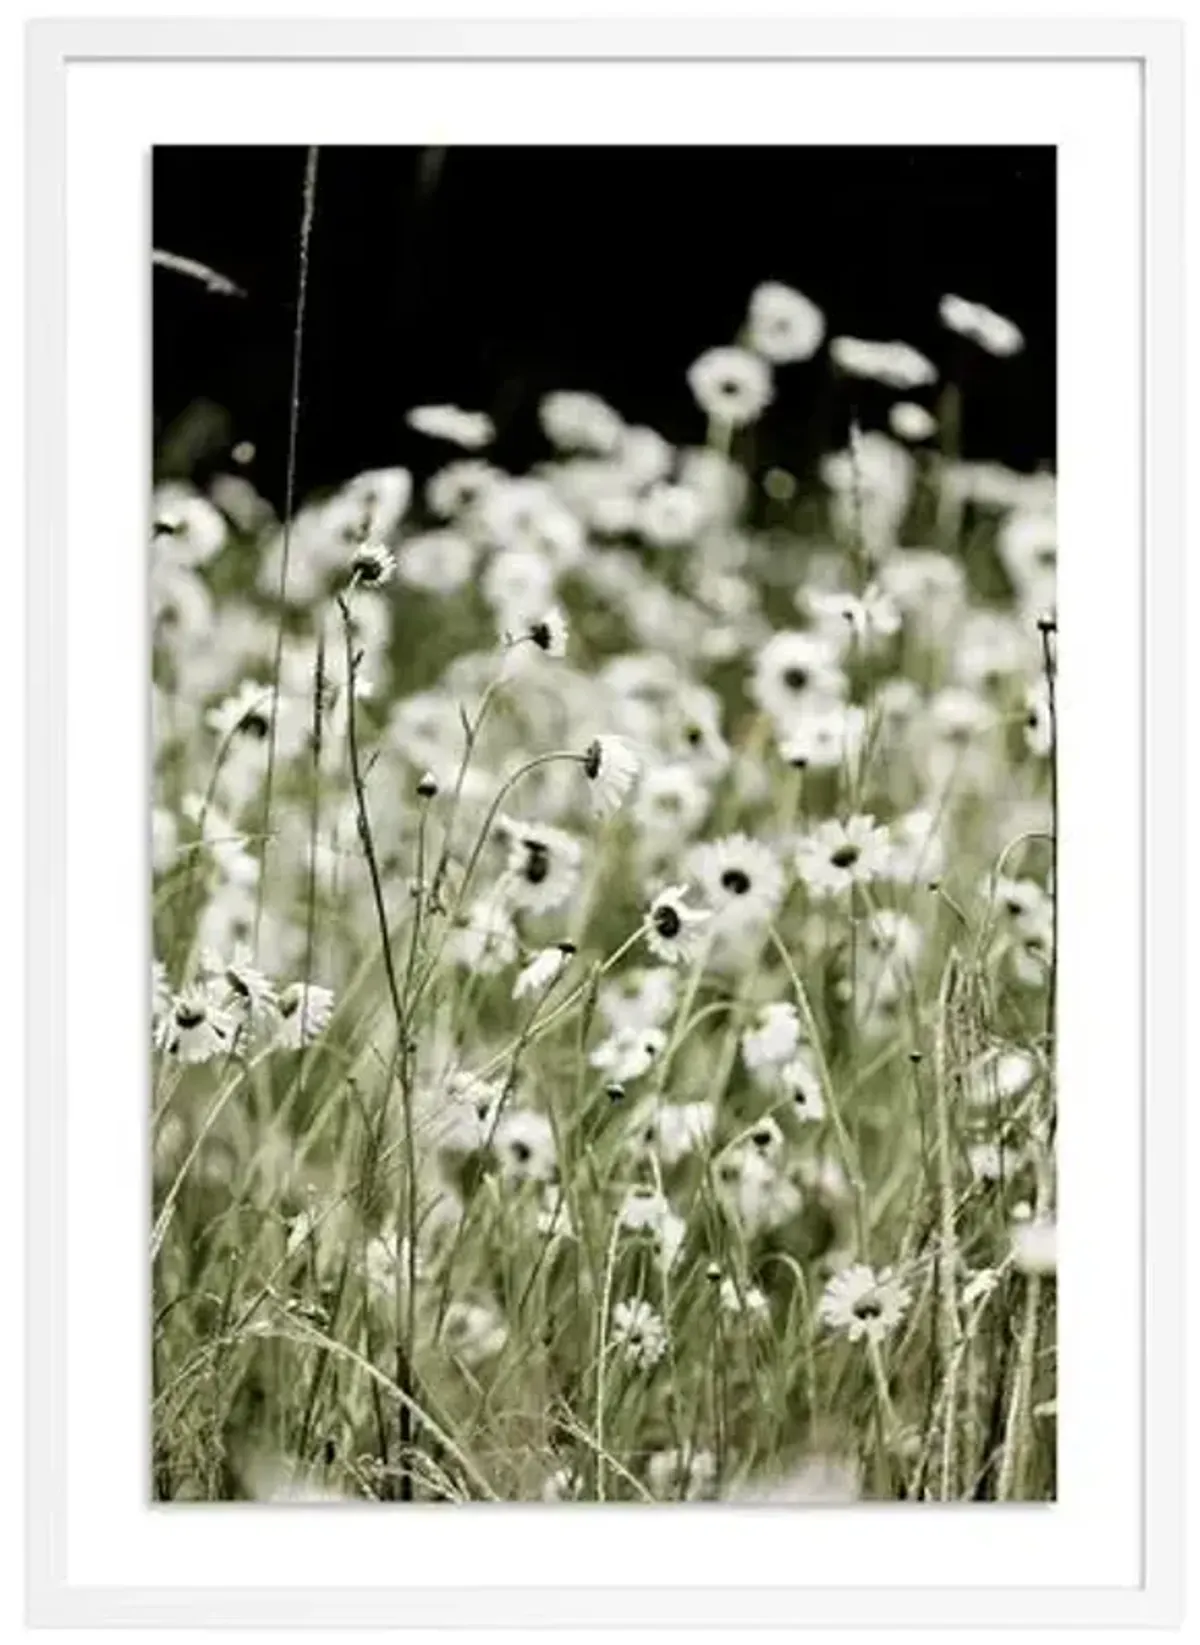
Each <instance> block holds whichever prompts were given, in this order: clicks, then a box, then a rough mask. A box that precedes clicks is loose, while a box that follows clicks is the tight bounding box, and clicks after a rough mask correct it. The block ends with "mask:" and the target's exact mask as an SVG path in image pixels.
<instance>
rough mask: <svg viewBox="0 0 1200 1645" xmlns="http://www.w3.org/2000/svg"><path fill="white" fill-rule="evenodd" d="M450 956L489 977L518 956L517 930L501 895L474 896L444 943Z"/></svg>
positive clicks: (468, 969) (464, 967) (455, 961)
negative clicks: (446, 942) (459, 921)
mask: <svg viewBox="0 0 1200 1645" xmlns="http://www.w3.org/2000/svg"><path fill="white" fill-rule="evenodd" d="M447 947H448V952H449V955H450V958H451V960H452V961H453V962H454V963H455V964H456V965H461V966H462V967H463V969H464V970H466V971H474V972H476V973H477V974H478V975H479V976H481V977H491V976H494V975H495V974H496V972H498V971H503V970H504V969H505V968H506V967H507V966H510V965H513V964H515V962H516V958H517V931H516V927H515V926H514V925H513V922H512V916H511V915H510V914H509V912H508V908H507V906H506V904H505V901H504V899H503V898H502V897H500V896H498V895H497V894H496V893H495V892H486V893H485V894H484V895H482V896H479V897H476V898H475V900H474V901H473V902H472V903H471V906H470V907H469V908H468V909H467V912H466V914H465V916H464V917H463V919H462V921H461V923H460V924H459V925H458V926H456V928H455V930H454V932H453V934H452V935H451V938H450V941H449V943H448V945H447Z"/></svg>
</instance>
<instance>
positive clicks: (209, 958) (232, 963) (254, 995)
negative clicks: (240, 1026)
mask: <svg viewBox="0 0 1200 1645" xmlns="http://www.w3.org/2000/svg"><path fill="white" fill-rule="evenodd" d="M203 969H204V973H205V975H206V976H207V978H208V979H209V983H210V986H212V987H214V988H220V989H222V990H223V991H224V994H225V1007H226V1009H227V1010H228V1011H229V1013H230V1015H231V1016H233V1017H234V1018H235V1020H237V1021H240V1022H243V1023H245V1024H246V1025H247V1026H248V1027H250V1028H254V1029H265V1028H269V1027H271V1025H272V1024H273V1023H274V1021H275V1017H276V1015H277V1012H278V1009H279V1002H278V999H277V996H276V993H275V986H274V984H273V983H272V982H271V979H270V978H269V977H268V976H266V975H265V974H264V973H263V972H262V971H260V970H259V969H258V967H257V966H256V965H255V963H254V955H253V952H252V951H251V949H250V948H249V946H248V945H247V944H245V943H239V944H238V945H237V946H236V947H235V949H234V951H233V955H232V957H231V958H230V959H229V960H228V961H224V960H222V959H221V957H220V956H219V955H218V954H214V953H208V954H206V955H205V956H204V961H203Z"/></svg>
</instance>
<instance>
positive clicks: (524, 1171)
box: [492, 1108, 558, 1183]
mask: <svg viewBox="0 0 1200 1645" xmlns="http://www.w3.org/2000/svg"><path fill="white" fill-rule="evenodd" d="M492 1151H493V1152H494V1154H495V1155H496V1158H497V1159H498V1160H499V1161H500V1167H501V1172H502V1174H503V1177H504V1180H505V1181H506V1182H508V1183H519V1182H554V1181H555V1180H556V1178H557V1176H558V1158H557V1155H556V1153H555V1149H554V1130H553V1128H552V1126H551V1124H550V1121H549V1120H548V1119H547V1118H546V1116H545V1114H538V1113H535V1112H534V1111H533V1110H532V1109H530V1108H510V1109H509V1110H508V1112H507V1113H505V1114H504V1115H502V1116H501V1118H500V1120H499V1121H498V1123H497V1124H496V1127H495V1132H494V1135H493V1137H492Z"/></svg>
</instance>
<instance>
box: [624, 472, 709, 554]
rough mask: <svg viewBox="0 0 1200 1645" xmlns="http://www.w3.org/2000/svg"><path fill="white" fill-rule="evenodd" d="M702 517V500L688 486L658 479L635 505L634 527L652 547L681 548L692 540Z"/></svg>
mask: <svg viewBox="0 0 1200 1645" xmlns="http://www.w3.org/2000/svg"><path fill="white" fill-rule="evenodd" d="M704 516H705V508H704V502H703V500H702V498H701V497H700V495H699V494H698V493H697V492H696V491H694V490H693V489H692V488H691V487H690V486H686V485H671V484H670V483H668V482H667V481H665V480H660V481H659V482H658V483H657V484H656V485H653V486H651V488H650V490H649V491H648V492H647V493H646V495H645V496H644V497H643V498H642V499H641V502H640V503H639V504H638V509H637V528H638V531H639V532H640V534H641V535H642V537H643V538H645V540H646V542H648V543H650V544H651V545H652V546H653V547H654V548H680V547H682V546H683V545H684V544H685V543H690V542H692V541H693V539H694V538H695V536H696V533H697V532H698V531H699V529H700V527H701V525H702V524H703V523H704Z"/></svg>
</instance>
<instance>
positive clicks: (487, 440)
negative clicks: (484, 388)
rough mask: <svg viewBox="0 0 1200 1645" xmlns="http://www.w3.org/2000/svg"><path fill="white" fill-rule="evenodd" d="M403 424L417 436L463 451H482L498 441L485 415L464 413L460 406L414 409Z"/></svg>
mask: <svg viewBox="0 0 1200 1645" xmlns="http://www.w3.org/2000/svg"><path fill="white" fill-rule="evenodd" d="M404 420H405V422H406V423H407V424H408V426H409V428H415V429H416V431H417V433H418V434H425V435H428V437H429V438H430V439H431V440H445V441H447V442H448V443H449V444H450V445H455V446H461V447H462V448H463V450H464V451H482V449H483V447H484V446H487V445H491V443H492V441H493V440H494V439H495V438H496V426H495V424H494V423H493V422H492V419H491V418H490V417H489V416H488V415H487V413H486V412H484V411H463V409H462V408H461V407H460V406H414V407H413V409H412V410H411V411H410V412H408V413H407V414H406V416H405V419H404Z"/></svg>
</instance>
